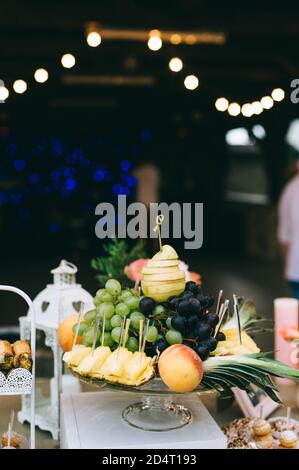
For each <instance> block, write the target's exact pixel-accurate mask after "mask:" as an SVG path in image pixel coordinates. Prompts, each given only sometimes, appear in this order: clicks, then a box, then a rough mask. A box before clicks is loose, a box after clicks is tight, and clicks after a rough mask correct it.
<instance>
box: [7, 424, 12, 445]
mask: <svg viewBox="0 0 299 470" xmlns="http://www.w3.org/2000/svg"><path fill="white" fill-rule="evenodd" d="M11 432H12V431H11V423H9V424H8V430H7V447H10V442H11Z"/></svg>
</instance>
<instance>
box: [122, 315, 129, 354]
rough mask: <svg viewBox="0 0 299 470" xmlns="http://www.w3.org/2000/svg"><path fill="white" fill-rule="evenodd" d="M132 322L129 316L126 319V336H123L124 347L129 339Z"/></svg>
mask: <svg viewBox="0 0 299 470" xmlns="http://www.w3.org/2000/svg"><path fill="white" fill-rule="evenodd" d="M130 323H131V320H130V318H127V319H126V326H125V331H124V337H123V348H125V347H126V342H127V339H128V334H129V328H130Z"/></svg>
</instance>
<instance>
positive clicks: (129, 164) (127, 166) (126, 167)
mask: <svg viewBox="0 0 299 470" xmlns="http://www.w3.org/2000/svg"><path fill="white" fill-rule="evenodd" d="M131 168H132V162H130V161H129V160H122V161H121V162H120V169H121V171H129V170H130V169H131Z"/></svg>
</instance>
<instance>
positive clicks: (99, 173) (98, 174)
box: [93, 170, 105, 181]
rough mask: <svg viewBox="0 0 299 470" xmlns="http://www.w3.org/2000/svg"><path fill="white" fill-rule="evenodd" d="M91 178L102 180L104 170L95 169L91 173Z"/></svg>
mask: <svg viewBox="0 0 299 470" xmlns="http://www.w3.org/2000/svg"><path fill="white" fill-rule="evenodd" d="M93 179H94V180H95V181H103V180H104V179H105V172H104V171H103V170H97V171H95V172H94V174H93Z"/></svg>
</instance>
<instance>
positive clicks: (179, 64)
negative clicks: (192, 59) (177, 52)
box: [168, 57, 183, 72]
mask: <svg viewBox="0 0 299 470" xmlns="http://www.w3.org/2000/svg"><path fill="white" fill-rule="evenodd" d="M168 65H169V68H170V70H171V71H172V72H179V71H180V70H182V68H183V61H182V60H181V59H180V58H179V57H173V58H172V59H170V61H169V64H168Z"/></svg>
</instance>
